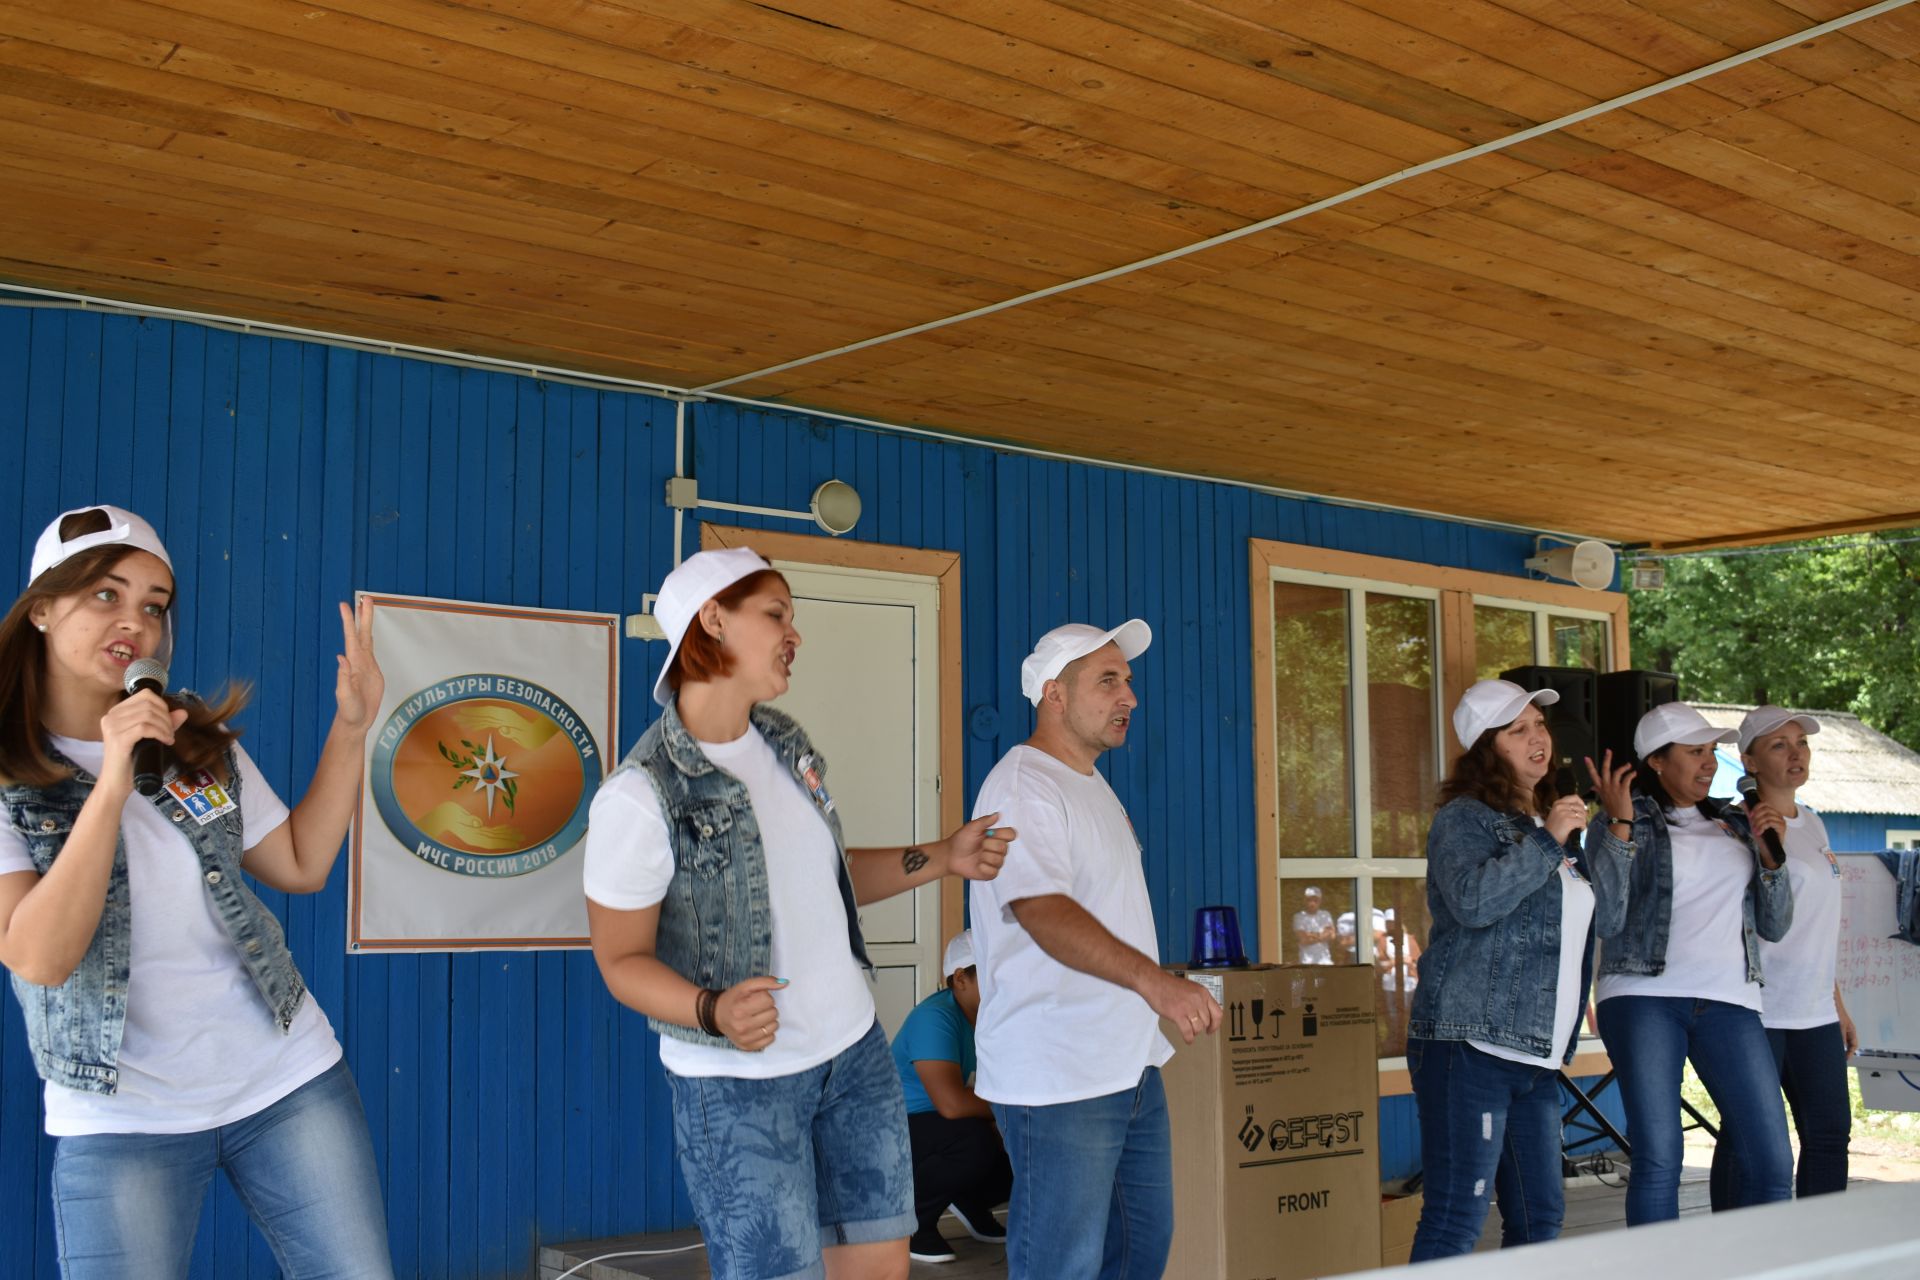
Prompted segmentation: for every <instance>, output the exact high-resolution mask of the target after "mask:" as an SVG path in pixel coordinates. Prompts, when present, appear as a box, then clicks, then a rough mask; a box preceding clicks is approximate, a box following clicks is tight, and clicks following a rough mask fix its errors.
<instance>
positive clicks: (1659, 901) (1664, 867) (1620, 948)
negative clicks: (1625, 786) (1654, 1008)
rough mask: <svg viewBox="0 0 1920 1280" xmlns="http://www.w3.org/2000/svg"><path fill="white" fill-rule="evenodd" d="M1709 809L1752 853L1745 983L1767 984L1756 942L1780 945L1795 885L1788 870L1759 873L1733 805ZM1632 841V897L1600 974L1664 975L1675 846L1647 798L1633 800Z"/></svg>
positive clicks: (1744, 909)
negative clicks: (1788, 874)
mask: <svg viewBox="0 0 1920 1280" xmlns="http://www.w3.org/2000/svg"><path fill="white" fill-rule="evenodd" d="M1706 804H1707V807H1708V808H1709V809H1711V810H1713V812H1714V816H1715V818H1716V819H1717V820H1718V821H1719V823H1720V825H1721V826H1722V827H1723V828H1725V829H1726V831H1727V833H1728V834H1729V835H1731V836H1733V837H1734V838H1735V839H1737V840H1738V841H1740V843H1741V844H1743V845H1745V846H1746V848H1747V851H1748V852H1749V853H1751V854H1753V858H1754V864H1753V865H1754V876H1753V879H1752V880H1751V881H1750V882H1749V883H1748V885H1747V893H1746V896H1745V897H1744V898H1743V899H1742V900H1741V904H1740V912H1741V922H1742V926H1743V932H1744V935H1745V937H1746V944H1747V981H1748V982H1756V983H1761V984H1762V985H1765V980H1764V979H1763V978H1762V976H1761V970H1760V941H1759V940H1760V939H1761V938H1765V939H1766V940H1767V941H1768V942H1778V941H1780V939H1781V938H1783V937H1785V936H1786V933H1787V927H1788V926H1789V925H1791V924H1792V923H1793V886H1792V884H1791V883H1790V882H1789V881H1788V879H1787V874H1786V868H1785V867H1784V866H1783V867H1781V868H1780V869H1779V870H1777V871H1762V870H1760V854H1759V851H1758V850H1757V849H1755V847H1754V842H1753V833H1752V832H1751V831H1750V830H1749V829H1748V827H1747V815H1746V814H1745V813H1743V812H1741V811H1740V810H1739V809H1737V808H1735V807H1734V806H1732V805H1727V804H1722V803H1721V802H1719V801H1717V800H1708V801H1707V802H1706ZM1633 842H1634V845H1635V846H1636V847H1637V848H1638V849H1639V851H1640V854H1639V856H1638V857H1637V858H1635V859H1634V861H1633V885H1632V892H1631V894H1630V896H1629V897H1628V899H1627V922H1626V926H1625V927H1624V928H1623V929H1621V930H1620V933H1619V935H1618V936H1617V937H1612V938H1609V939H1608V940H1607V945H1606V946H1604V947H1602V948H1601V949H1600V972H1601V973H1646V974H1655V973H1662V972H1664V971H1665V970H1666V967H1667V935H1668V931H1669V930H1670V929H1671V928H1672V925H1673V843H1672V841H1671V839H1670V838H1669V837H1668V835H1667V819H1666V815H1665V814H1663V813H1661V812H1660V806H1659V805H1657V804H1655V803H1654V801H1653V799H1652V798H1651V797H1649V796H1644V795H1636V796H1635V797H1634V798H1633Z"/></svg>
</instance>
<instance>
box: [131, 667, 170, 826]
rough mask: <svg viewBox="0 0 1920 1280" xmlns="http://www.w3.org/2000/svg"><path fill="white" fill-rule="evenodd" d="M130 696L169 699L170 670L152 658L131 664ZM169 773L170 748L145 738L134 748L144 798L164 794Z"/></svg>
mask: <svg viewBox="0 0 1920 1280" xmlns="http://www.w3.org/2000/svg"><path fill="white" fill-rule="evenodd" d="M124 683H125V685H126V689H127V696H129V697H131V696H133V695H134V694H136V693H139V692H140V691H141V690H142V689H149V690H152V691H153V692H154V693H157V694H159V695H160V696H161V697H162V698H164V697H166V696H167V669H166V668H165V667H163V666H161V665H160V664H159V663H158V662H155V661H154V660H153V659H152V658H137V659H135V660H134V661H132V662H130V663H128V664H127V674H126V676H125V678H124ZM166 771H167V744H166V743H164V742H159V741H156V740H155V739H153V738H142V739H140V741H138V742H136V743H134V744H133V789H134V790H135V791H138V792H139V793H140V794H141V795H143V796H150V795H153V794H154V793H156V792H157V791H159V790H160V782H161V777H162V775H163V774H165V773H166Z"/></svg>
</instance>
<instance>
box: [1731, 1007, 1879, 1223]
mask: <svg viewBox="0 0 1920 1280" xmlns="http://www.w3.org/2000/svg"><path fill="white" fill-rule="evenodd" d="M1767 1041H1768V1043H1769V1044H1771V1045H1772V1047H1773V1060H1774V1063H1775V1064H1776V1065H1777V1066H1778V1067H1779V1069H1780V1085H1781V1087H1782V1088H1783V1089H1785V1090H1786V1094H1787V1106H1788V1108H1789V1109H1790V1110H1792V1112H1793V1128H1794V1132H1796V1133H1798V1134H1799V1135H1800V1168H1799V1171H1798V1173H1797V1174H1796V1175H1795V1177H1794V1191H1795V1193H1796V1194H1798V1195H1800V1196H1801V1197H1806V1196H1820V1195H1826V1194H1828V1193H1829V1192H1834V1191H1845V1190H1846V1189H1847V1144H1848V1143H1849V1142H1850V1141H1851V1140H1852V1138H1853V1109H1852V1106H1851V1105H1850V1103H1849V1101H1848V1099H1847V1046H1846V1042H1845V1041H1844V1040H1842V1039H1841V1036H1840V1024H1839V1023H1838V1022H1829V1023H1826V1024H1825V1025H1823V1026H1818V1027H1799V1028H1795V1029H1793V1030H1786V1029H1783V1028H1776V1027H1769V1028H1768V1029H1767ZM1725 1134H1726V1130H1725V1126H1724V1123H1723V1125H1722V1128H1721V1136H1722V1139H1723V1141H1722V1142H1721V1143H1720V1144H1719V1145H1716V1146H1715V1147H1714V1149H1713V1186H1712V1192H1713V1209H1714V1212H1715V1213H1718V1212H1719V1211H1720V1210H1722V1209H1730V1208H1732V1207H1733V1206H1734V1204H1735V1202H1736V1201H1737V1200H1738V1199H1739V1195H1740V1188H1739V1185H1738V1183H1739V1179H1738V1177H1737V1176H1736V1174H1735V1173H1734V1168H1733V1160H1732V1158H1731V1152H1730V1150H1729V1149H1728V1148H1727V1144H1726V1142H1725V1141H1724V1138H1725Z"/></svg>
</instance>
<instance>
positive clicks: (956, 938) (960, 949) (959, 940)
mask: <svg viewBox="0 0 1920 1280" xmlns="http://www.w3.org/2000/svg"><path fill="white" fill-rule="evenodd" d="M972 967H973V930H971V929H962V930H961V931H960V932H958V933H956V934H954V935H953V940H952V941H951V942H949V943H947V954H946V955H945V956H944V957H942V959H941V961H940V976H941V977H942V978H951V977H952V976H953V975H954V974H956V973H958V972H959V971H960V970H962V969H969V968H972Z"/></svg>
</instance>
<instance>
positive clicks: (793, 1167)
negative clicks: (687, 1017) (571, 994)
mask: <svg viewBox="0 0 1920 1280" xmlns="http://www.w3.org/2000/svg"><path fill="white" fill-rule="evenodd" d="M667 1080H668V1082H669V1083H670V1084H671V1085H672V1087H673V1137H674V1144H675V1145H676V1146H677V1147H678V1148H679V1155H680V1173H681V1176H682V1177H684V1178H685V1179H686V1183H687V1196H688V1198H689V1199H691V1200H692V1201H693V1216H694V1218H695V1219H696V1220H697V1221H698V1222H699V1223H700V1233H701V1235H702V1236H704V1237H705V1239H706V1242H707V1259H708V1262H709V1264H710V1265H711V1267H712V1270H713V1274H714V1276H715V1277H718V1278H719V1280H776V1278H777V1280H786V1278H787V1277H795V1278H800V1277H805V1278H807V1280H813V1278H815V1277H820V1276H824V1275H825V1274H826V1263H825V1261H824V1260H823V1258H822V1257H821V1252H820V1251H821V1250H822V1249H823V1248H825V1247H829V1246H832V1245H842V1244H872V1243H874V1242H875V1241H880V1240H905V1239H906V1238H907V1237H908V1236H909V1235H911V1234H912V1232H913V1157H912V1153H911V1150H910V1148H909V1147H908V1144H907V1103H906V1099H905V1097H904V1096H903V1095H902V1094H901V1092H900V1073H899V1072H898V1071H896V1070H895V1069H894V1065H893V1055H892V1054H891V1053H889V1052H888V1051H887V1037H886V1034H885V1033H884V1032H882V1031H881V1030H880V1024H879V1023H878V1022H876V1023H874V1024H873V1026H871V1027H869V1028H868V1029H867V1034H866V1035H865V1036H863V1037H861V1038H860V1039H859V1040H857V1041H855V1042H854V1043H853V1044H852V1045H851V1046H850V1047H848V1048H846V1049H843V1050H841V1051H840V1052H839V1053H838V1054H837V1055H835V1056H834V1057H832V1058H830V1059H828V1060H827V1061H826V1062H823V1063H821V1064H820V1065H819V1066H817V1067H809V1068H807V1069H806V1070H805V1071H796V1072H794V1073H793V1074H792V1075H790V1076H775V1077H774V1078H773V1079H771V1080H748V1079H743V1078H740V1077H737V1076H677V1075H674V1074H673V1073H672V1072H668V1073H667ZM902 1252H903V1253H904V1250H903V1251H902Z"/></svg>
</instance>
